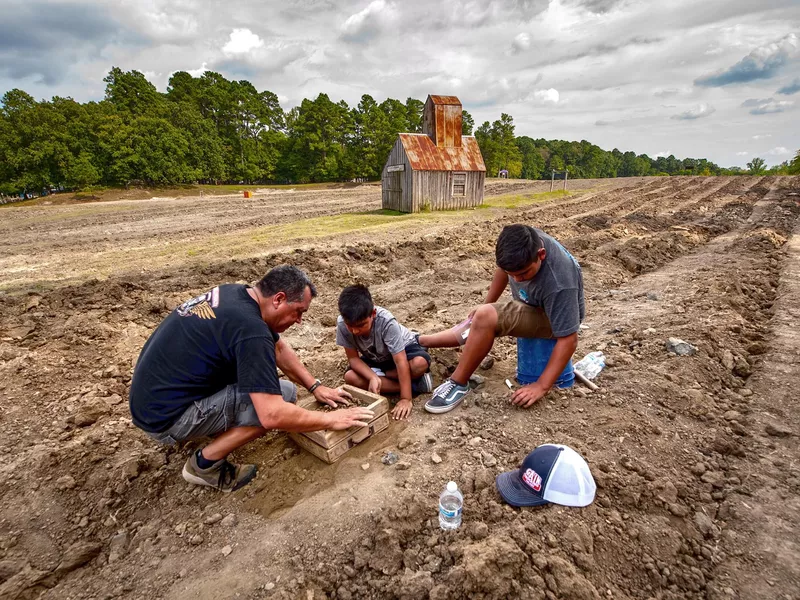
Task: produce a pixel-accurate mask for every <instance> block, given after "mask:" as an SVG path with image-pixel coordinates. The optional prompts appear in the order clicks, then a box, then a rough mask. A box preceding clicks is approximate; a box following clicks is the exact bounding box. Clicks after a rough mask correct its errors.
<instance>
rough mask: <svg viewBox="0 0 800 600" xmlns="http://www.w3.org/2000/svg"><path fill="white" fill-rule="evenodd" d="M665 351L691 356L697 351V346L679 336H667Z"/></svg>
mask: <svg viewBox="0 0 800 600" xmlns="http://www.w3.org/2000/svg"><path fill="white" fill-rule="evenodd" d="M666 348H667V352H674V353H675V354H677V355H678V356H691V355H692V354H694V353H696V352H697V348H695V347H694V346H692V345H691V344H690V343H689V342H684V341H683V340H682V339H679V338H672V337H671V338H669V339H668V340H667V343H666Z"/></svg>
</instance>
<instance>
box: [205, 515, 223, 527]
mask: <svg viewBox="0 0 800 600" xmlns="http://www.w3.org/2000/svg"><path fill="white" fill-rule="evenodd" d="M220 521H222V515H221V514H219V513H214V514H213V515H208V516H207V517H206V518H205V519H204V520H203V522H204V523H205V524H206V525H213V524H214V523H219V522H220Z"/></svg>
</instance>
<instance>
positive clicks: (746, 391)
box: [739, 388, 753, 398]
mask: <svg viewBox="0 0 800 600" xmlns="http://www.w3.org/2000/svg"><path fill="white" fill-rule="evenodd" d="M739 395H740V396H744V397H745V398H747V397H748V396H752V395H753V390H751V389H750V388H742V389H740V390H739Z"/></svg>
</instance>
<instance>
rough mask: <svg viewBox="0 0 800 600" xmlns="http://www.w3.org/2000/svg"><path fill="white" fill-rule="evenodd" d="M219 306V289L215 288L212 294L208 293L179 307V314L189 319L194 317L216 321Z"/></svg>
mask: <svg viewBox="0 0 800 600" xmlns="http://www.w3.org/2000/svg"><path fill="white" fill-rule="evenodd" d="M218 306H219V288H218V287H215V288H214V289H213V290H211V291H210V292H206V293H205V294H203V295H202V296H198V297H197V298H192V299H191V300H187V301H186V302H184V303H183V304H181V305H180V306H179V307H178V310H177V312H178V314H179V315H180V316H181V317H188V316H191V315H194V316H196V317H200V318H201V319H216V318H217V315H216V313H214V309H215V308H217V307H218Z"/></svg>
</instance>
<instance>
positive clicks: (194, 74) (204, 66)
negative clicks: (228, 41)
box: [186, 61, 208, 77]
mask: <svg viewBox="0 0 800 600" xmlns="http://www.w3.org/2000/svg"><path fill="white" fill-rule="evenodd" d="M207 64H208V63H206V62H205V61H203V64H202V65H200V68H199V69H189V70H188V71H186V72H187V73H188V74H189V75H191V76H192V77H200V76H201V75H202V74H203V73H205V72H206V71H208V67H207Z"/></svg>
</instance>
